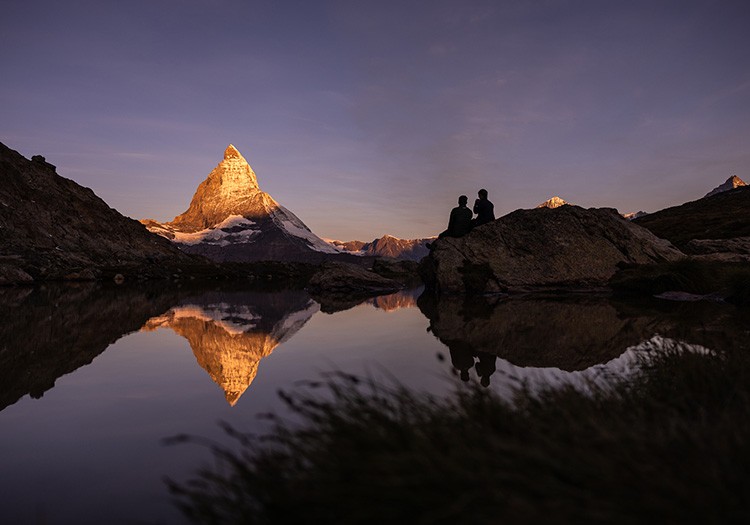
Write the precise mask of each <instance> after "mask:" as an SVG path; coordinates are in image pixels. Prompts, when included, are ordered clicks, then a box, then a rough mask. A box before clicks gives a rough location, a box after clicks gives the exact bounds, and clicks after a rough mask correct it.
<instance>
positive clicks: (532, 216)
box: [420, 206, 684, 294]
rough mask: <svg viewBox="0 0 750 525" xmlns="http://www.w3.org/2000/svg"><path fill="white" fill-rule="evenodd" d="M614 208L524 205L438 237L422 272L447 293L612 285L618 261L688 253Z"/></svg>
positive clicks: (644, 260) (431, 284) (653, 259)
mask: <svg viewBox="0 0 750 525" xmlns="http://www.w3.org/2000/svg"><path fill="white" fill-rule="evenodd" d="M683 257H684V254H683V253H682V252H680V251H679V250H678V249H676V248H675V247H674V246H672V244H671V243H669V241H666V240H663V239H659V238H657V237H656V236H655V235H653V234H652V233H651V232H649V231H648V230H646V229H644V228H641V227H639V226H637V225H635V224H633V223H632V222H630V221H627V220H626V219H623V218H622V217H621V216H620V215H619V214H618V213H617V211H616V210H614V209H609V208H598V209H597V208H590V209H584V208H581V207H578V206H561V207H559V208H554V209H550V208H537V209H533V210H517V211H515V212H513V213H510V214H508V215H506V216H504V217H501V218H500V219H497V220H495V221H493V222H491V223H488V224H485V225H482V226H480V227H478V228H475V229H474V230H472V231H471V232H470V233H469V234H468V235H466V236H464V237H461V238H444V239H438V240H437V241H435V242H434V243H433V245H432V252H431V253H430V255H429V256H428V257H426V258H425V259H424V260H423V261H422V265H421V268H420V271H421V274H422V278H423V280H424V281H425V284H426V285H427V287H428V288H432V289H435V290H437V291H438V292H441V293H480V294H481V293H501V292H514V291H525V290H530V289H539V288H596V287H601V286H605V285H606V284H607V281H608V280H609V278H610V277H612V275H614V273H615V272H616V271H617V269H618V267H621V266H623V265H629V264H651V263H656V262H662V261H673V260H677V259H680V258H683Z"/></svg>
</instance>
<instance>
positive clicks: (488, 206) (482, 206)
mask: <svg viewBox="0 0 750 525" xmlns="http://www.w3.org/2000/svg"><path fill="white" fill-rule="evenodd" d="M478 195H479V198H478V199H477V200H475V201H474V213H476V214H477V218H476V219H474V220H473V221H471V223H472V225H471V226H472V228H473V227H476V226H481V225H482V224H487V223H488V222H492V221H494V220H495V205H494V204H492V202H490V200H489V199H487V190H485V189H484V188H482V189H481V190H479V192H478Z"/></svg>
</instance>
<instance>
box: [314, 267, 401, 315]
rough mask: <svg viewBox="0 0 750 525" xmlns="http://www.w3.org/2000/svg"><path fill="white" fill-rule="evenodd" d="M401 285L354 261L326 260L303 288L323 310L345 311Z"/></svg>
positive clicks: (398, 288) (327, 311)
mask: <svg viewBox="0 0 750 525" xmlns="http://www.w3.org/2000/svg"><path fill="white" fill-rule="evenodd" d="M401 288H403V285H402V284H401V283H399V282H398V281H395V280H393V279H388V278H386V277H383V276H381V275H378V274H376V273H375V272H372V271H370V270H368V269H366V268H363V267H361V266H358V265H354V264H347V263H339V262H327V263H324V264H322V265H321V266H320V269H319V270H318V271H317V272H316V273H315V275H313V276H312V278H311V279H310V282H309V283H308V284H307V290H308V291H309V292H310V294H312V296H313V299H315V300H316V301H318V302H319V303H320V304H321V310H322V311H323V312H326V313H332V312H335V311H340V310H346V309H347V308H351V307H353V306H355V305H357V304H359V303H361V302H362V300H363V299H364V298H367V297H372V296H375V295H382V294H387V293H390V292H395V291H397V290H400V289H401Z"/></svg>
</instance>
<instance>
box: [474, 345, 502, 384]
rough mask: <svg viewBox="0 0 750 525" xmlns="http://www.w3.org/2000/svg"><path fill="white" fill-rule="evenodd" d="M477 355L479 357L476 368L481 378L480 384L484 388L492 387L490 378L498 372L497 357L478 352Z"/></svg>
mask: <svg viewBox="0 0 750 525" xmlns="http://www.w3.org/2000/svg"><path fill="white" fill-rule="evenodd" d="M477 355H478V356H479V361H477V366H476V369H477V375H479V377H480V378H481V379H480V380H479V382H480V383H481V384H482V386H490V376H491V375H492V374H494V373H495V370H497V368H496V367H495V362H496V361H497V356H496V355H494V354H488V353H486V352H477Z"/></svg>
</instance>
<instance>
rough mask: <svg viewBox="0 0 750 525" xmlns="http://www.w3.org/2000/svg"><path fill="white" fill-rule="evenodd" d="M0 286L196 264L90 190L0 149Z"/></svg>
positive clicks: (40, 159)
mask: <svg viewBox="0 0 750 525" xmlns="http://www.w3.org/2000/svg"><path fill="white" fill-rule="evenodd" d="M0 239H1V240H2V252H0V284H13V283H20V282H30V281H32V280H47V279H93V278H95V277H98V276H101V275H102V274H103V273H107V272H114V271H118V272H123V273H127V272H129V271H130V272H133V273H138V274H140V275H148V274H150V273H157V274H158V273H160V272H162V273H163V272H164V271H169V268H168V267H169V266H179V265H192V264H195V261H194V260H193V259H192V258H190V257H188V256H186V255H185V254H184V253H182V252H180V251H179V250H177V249H176V248H175V247H174V246H173V245H172V244H171V243H169V242H167V241H165V240H164V239H162V238H160V237H158V236H156V235H153V234H151V233H149V232H148V231H147V230H146V229H145V228H144V227H143V226H142V225H141V224H139V223H138V221H135V220H133V219H129V218H127V217H124V216H123V215H121V214H120V213H118V212H117V211H116V210H114V209H112V208H110V207H109V206H108V205H107V204H106V203H105V202H104V201H103V200H102V199H100V198H99V197H97V196H96V195H95V194H94V192H93V191H91V190H90V189H89V188H84V187H82V186H80V185H78V184H76V183H75V182H73V181H72V180H70V179H66V178H64V177H61V176H60V175H58V174H57V173H56V169H55V166H53V165H52V164H49V163H48V162H46V161H45V159H44V157H40V156H35V157H33V158H32V160H28V159H26V158H24V157H23V156H22V155H21V154H19V153H18V152H16V151H14V150H12V149H10V148H8V147H7V146H5V145H4V144H0Z"/></svg>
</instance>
